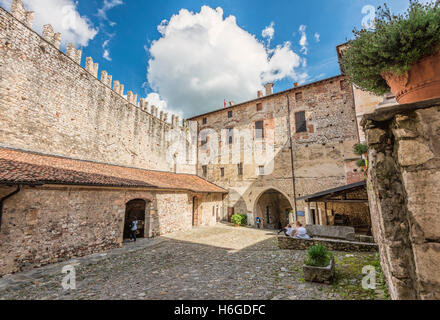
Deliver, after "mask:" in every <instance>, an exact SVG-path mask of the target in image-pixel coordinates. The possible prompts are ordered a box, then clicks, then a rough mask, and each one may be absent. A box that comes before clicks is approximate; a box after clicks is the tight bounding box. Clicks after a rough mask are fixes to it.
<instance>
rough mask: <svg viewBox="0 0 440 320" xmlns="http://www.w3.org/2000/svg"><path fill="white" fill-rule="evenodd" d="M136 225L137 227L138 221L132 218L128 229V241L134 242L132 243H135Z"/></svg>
mask: <svg viewBox="0 0 440 320" xmlns="http://www.w3.org/2000/svg"><path fill="white" fill-rule="evenodd" d="M137 225H138V221H137V219H136V218H134V219H133V221H132V222H131V229H130V240H134V242H136V232H137Z"/></svg>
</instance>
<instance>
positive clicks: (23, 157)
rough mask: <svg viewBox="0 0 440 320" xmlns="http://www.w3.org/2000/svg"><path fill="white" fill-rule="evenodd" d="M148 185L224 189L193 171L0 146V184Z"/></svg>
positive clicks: (163, 187)
mask: <svg viewBox="0 0 440 320" xmlns="http://www.w3.org/2000/svg"><path fill="white" fill-rule="evenodd" d="M20 183H21V184H40V185H41V184H67V185H92V186H107V187H110V186H112V187H115V186H117V187H148V188H150V187H152V188H158V189H177V190H188V191H194V192H213V193H227V191H226V190H225V189H223V188H220V187H218V186H216V185H214V184H212V183H210V182H208V181H206V180H204V179H202V178H200V177H198V176H196V175H190V174H176V173H171V172H163V171H153V170H144V169H138V168H129V167H122V166H116V165H109V164H103V163H96V162H90V161H81V160H74V159H69V158H64V157H56V156H48V155H42V154H37V153H32V152H24V151H18V150H11V149H6V148H0V184H20Z"/></svg>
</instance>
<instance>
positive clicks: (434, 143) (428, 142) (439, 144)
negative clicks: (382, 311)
mask: <svg viewBox="0 0 440 320" xmlns="http://www.w3.org/2000/svg"><path fill="white" fill-rule="evenodd" d="M363 124H364V125H365V129H366V133H367V142H368V145H369V147H370V150H369V162H370V168H369V172H368V179H369V181H368V193H369V200H370V209H371V218H372V221H373V228H374V235H375V237H376V242H377V243H378V244H379V246H380V252H381V259H382V265H383V269H384V273H385V275H386V277H387V280H388V285H389V289H390V290H389V291H390V294H391V297H392V298H394V299H440V268H439V266H440V211H439V208H440V102H439V101H430V102H425V103H419V104H414V105H409V106H408V105H407V106H403V107H402V106H396V107H394V108H391V109H390V110H388V111H387V112H384V111H382V112H376V113H373V114H372V115H368V116H367V117H365V118H364V120H363Z"/></svg>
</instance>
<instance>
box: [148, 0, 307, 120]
mask: <svg viewBox="0 0 440 320" xmlns="http://www.w3.org/2000/svg"><path fill="white" fill-rule="evenodd" d="M158 30H159V32H160V33H161V35H162V36H161V38H160V39H158V40H156V41H153V42H152V44H151V46H150V48H149V53H150V60H149V68H148V75H147V79H148V82H149V84H150V87H151V88H152V89H153V90H155V91H156V92H158V93H159V94H160V96H161V97H162V98H163V99H164V100H166V101H167V103H168V105H167V107H168V108H172V109H179V110H182V112H183V113H184V114H185V116H190V115H194V114H200V113H203V112H207V111H209V110H212V109H213V108H221V107H223V101H224V99H226V100H227V101H235V102H241V101H245V100H248V99H251V98H254V97H256V93H257V91H258V90H259V89H262V86H263V84H264V83H265V82H268V81H277V80H280V79H282V78H285V77H290V78H292V79H294V80H298V79H300V78H301V77H303V76H304V75H297V74H296V73H295V68H296V67H298V66H299V65H300V61H301V59H300V57H299V56H298V55H297V54H296V53H294V52H293V51H292V49H291V48H290V43H289V42H286V43H285V44H283V45H279V46H277V47H276V48H275V49H273V50H270V49H268V48H266V47H265V46H264V43H262V42H260V41H258V40H257V39H256V38H255V36H254V35H251V34H249V33H248V32H247V31H245V30H243V29H242V28H240V27H239V26H238V25H237V23H236V19H235V17H234V16H229V17H226V18H223V10H222V9H221V8H217V9H215V10H214V9H212V8H210V7H208V6H203V7H202V9H201V11H200V12H199V13H193V12H189V11H188V10H186V9H182V10H180V12H179V13H178V14H176V15H174V16H173V17H172V18H171V19H170V21H166V20H164V21H162V23H161V24H160V25H159V26H158ZM269 35H270V33H269Z"/></svg>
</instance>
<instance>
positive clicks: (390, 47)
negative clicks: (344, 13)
mask: <svg viewBox="0 0 440 320" xmlns="http://www.w3.org/2000/svg"><path fill="white" fill-rule="evenodd" d="M353 33H354V36H355V40H353V41H351V42H350V43H349V47H348V49H347V50H346V51H345V53H344V55H343V57H342V65H343V68H344V71H345V73H346V74H347V75H348V76H350V80H351V81H352V82H353V83H354V84H355V85H356V86H358V87H359V88H360V89H362V90H366V91H370V92H373V93H375V94H377V95H383V94H385V93H387V92H389V91H390V88H389V87H388V84H387V83H386V81H385V80H384V79H383V78H382V74H386V73H392V74H395V75H402V74H405V73H406V72H408V71H409V70H410V69H411V67H412V66H413V65H414V64H415V63H416V62H417V61H418V60H420V59H421V58H424V57H427V56H430V55H432V54H434V53H436V52H438V50H439V49H440V2H439V1H437V2H430V3H428V4H421V3H419V2H418V1H417V0H410V6H409V9H408V10H407V12H406V13H404V14H400V15H393V14H392V13H391V11H390V9H389V7H388V6H387V5H386V4H385V5H384V7H379V8H378V10H377V17H376V19H375V21H374V28H373V30H368V29H365V28H364V29H361V30H356V29H355V30H353Z"/></svg>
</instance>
